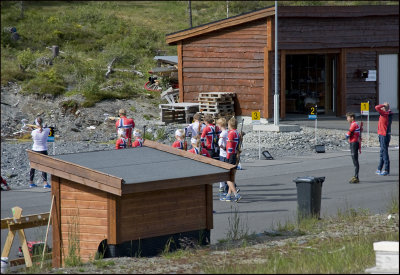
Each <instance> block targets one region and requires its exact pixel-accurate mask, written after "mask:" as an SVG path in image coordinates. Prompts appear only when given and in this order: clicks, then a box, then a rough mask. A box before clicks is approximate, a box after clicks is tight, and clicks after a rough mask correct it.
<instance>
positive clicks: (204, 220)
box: [117, 185, 213, 243]
mask: <svg viewBox="0 0 400 275" xmlns="http://www.w3.org/2000/svg"><path fill="white" fill-rule="evenodd" d="M193 194H196V196H193ZM210 199H211V201H212V193H211V194H210V193H209V192H208V188H207V185H196V186H190V187H184V188H175V189H167V190H159V191H156V192H154V191H151V192H140V193H132V194H127V195H123V196H122V197H121V200H120V204H119V207H120V209H119V210H117V211H118V213H119V216H120V223H119V224H118V228H117V232H118V233H117V234H118V235H119V238H118V242H119V243H122V242H125V241H129V240H140V239H145V238H151V237H157V236H163V235H168V234H175V233H179V232H186V231H192V230H200V229H212V227H213V226H212V205H211V207H209V208H208V209H207V203H208V201H209V200H210ZM211 203H212V202H211ZM207 211H208V212H209V211H211V213H208V212H207ZM210 219H211V221H210Z"/></svg>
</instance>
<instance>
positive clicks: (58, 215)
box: [28, 140, 234, 267]
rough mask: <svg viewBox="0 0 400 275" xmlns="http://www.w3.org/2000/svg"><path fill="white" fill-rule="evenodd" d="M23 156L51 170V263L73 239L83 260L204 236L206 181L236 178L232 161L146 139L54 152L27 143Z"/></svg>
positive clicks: (151, 251) (208, 202) (208, 220)
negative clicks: (131, 144) (100, 148)
mask: <svg viewBox="0 0 400 275" xmlns="http://www.w3.org/2000/svg"><path fill="white" fill-rule="evenodd" d="M28 157H29V161H30V165H31V167H32V168H35V169H38V170H40V171H45V172H47V173H50V174H51V183H52V194H53V195H54V196H55V203H54V205H53V211H52V218H51V219H52V225H53V227H52V233H53V266H54V267H58V266H62V265H63V264H64V263H65V260H66V259H67V258H68V257H69V256H70V255H69V253H70V252H72V251H73V250H71V249H73V248H74V246H75V247H79V249H77V250H76V251H75V252H74V253H75V254H76V255H78V253H79V255H80V257H81V259H82V260H83V261H88V260H90V259H94V257H95V255H96V253H97V252H100V253H101V252H104V253H106V254H108V255H109V256H112V257H114V256H135V255H141V256H151V255H155V254H157V253H159V252H161V251H162V250H163V249H164V248H165V245H166V243H167V242H168V240H169V239H170V238H173V239H174V240H175V241H174V244H175V245H179V238H180V237H190V238H193V239H194V240H195V241H194V243H203V244H204V243H207V242H209V240H210V230H211V229H212V228H213V212H212V211H213V205H212V183H216V182H219V181H226V180H234V166H233V165H231V164H228V163H223V162H221V161H218V160H214V159H210V158H206V157H203V156H200V155H195V154H192V153H190V152H187V151H183V150H179V149H176V148H173V147H171V146H167V145H164V144H159V143H156V142H153V141H149V140H145V141H144V146H143V147H140V148H129V149H124V150H108V151H95V152H83V153H74V154H65V155H56V156H46V155H43V154H39V153H37V152H34V151H31V150H28ZM78 251H79V252H78ZM106 256H107V255H106Z"/></svg>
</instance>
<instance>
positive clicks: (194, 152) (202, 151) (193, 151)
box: [188, 147, 211, 158]
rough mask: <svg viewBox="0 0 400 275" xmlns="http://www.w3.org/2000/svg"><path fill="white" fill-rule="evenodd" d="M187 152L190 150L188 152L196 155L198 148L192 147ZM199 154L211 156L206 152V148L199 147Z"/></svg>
mask: <svg viewBox="0 0 400 275" xmlns="http://www.w3.org/2000/svg"><path fill="white" fill-rule="evenodd" d="M188 152H190V153H193V154H196V155H199V149H198V148H195V147H194V148H192V149H190V150H189V151H188ZM201 154H202V155H203V156H205V157H209V158H211V156H210V154H209V153H208V152H207V150H206V149H204V148H201Z"/></svg>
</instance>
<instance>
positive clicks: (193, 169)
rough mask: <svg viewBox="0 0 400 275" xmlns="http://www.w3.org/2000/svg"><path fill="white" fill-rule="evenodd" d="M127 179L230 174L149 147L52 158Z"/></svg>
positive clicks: (128, 182)
mask: <svg viewBox="0 0 400 275" xmlns="http://www.w3.org/2000/svg"><path fill="white" fill-rule="evenodd" d="M53 157H54V158H56V159H60V160H63V161H67V162H70V163H74V164H77V165H80V166H83V167H87V168H90V169H93V170H96V171H99V172H102V173H106V174H109V175H112V176H115V177H119V178H122V179H124V181H125V183H126V184H135V183H142V182H149V181H157V180H166V179H179V178H187V177H193V176H203V175H210V174H216V173H223V172H227V171H228V170H227V169H224V168H220V167H216V166H214V165H211V164H206V163H202V162H199V161H196V160H192V159H189V158H186V157H182V156H178V155H174V154H171V153H167V152H163V151H160V150H157V149H153V148H150V147H138V148H128V149H121V150H108V151H94V152H82V153H73V154H65V155H56V156H53Z"/></svg>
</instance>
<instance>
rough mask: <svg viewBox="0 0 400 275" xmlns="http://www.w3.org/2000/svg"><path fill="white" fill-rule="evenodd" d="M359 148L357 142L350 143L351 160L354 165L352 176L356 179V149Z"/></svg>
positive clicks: (358, 168)
mask: <svg viewBox="0 0 400 275" xmlns="http://www.w3.org/2000/svg"><path fill="white" fill-rule="evenodd" d="M359 147H360V143H359V142H352V143H350V152H351V158H352V159H353V164H354V176H355V177H356V178H358V171H359V170H360V164H359V163H358V148H359Z"/></svg>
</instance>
